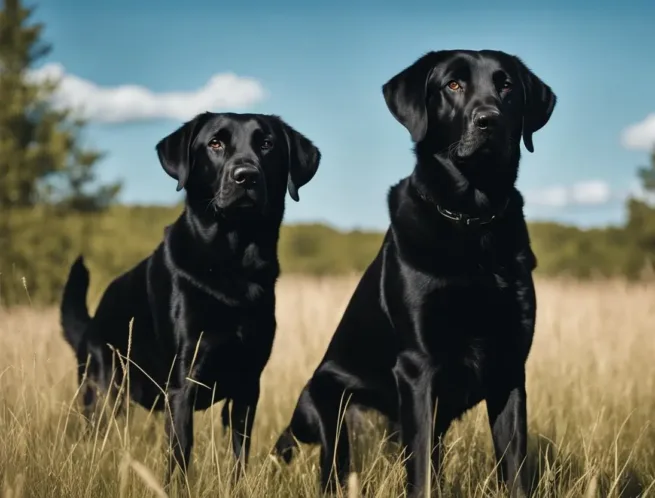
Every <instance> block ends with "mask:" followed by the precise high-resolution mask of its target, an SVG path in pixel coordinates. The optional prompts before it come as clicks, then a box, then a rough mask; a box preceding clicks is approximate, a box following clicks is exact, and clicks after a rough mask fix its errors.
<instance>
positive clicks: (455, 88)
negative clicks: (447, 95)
mask: <svg viewBox="0 0 655 498" xmlns="http://www.w3.org/2000/svg"><path fill="white" fill-rule="evenodd" d="M446 86H447V87H448V88H450V89H451V90H452V91H453V92H456V91H458V90H461V89H462V85H460V84H459V83H458V82H457V81H455V80H452V81H449V82H448V85H446Z"/></svg>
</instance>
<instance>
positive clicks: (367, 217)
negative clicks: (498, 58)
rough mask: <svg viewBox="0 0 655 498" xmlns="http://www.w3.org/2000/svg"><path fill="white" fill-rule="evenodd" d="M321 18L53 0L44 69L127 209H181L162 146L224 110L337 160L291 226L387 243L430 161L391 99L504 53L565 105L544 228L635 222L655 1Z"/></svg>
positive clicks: (538, 213)
mask: <svg viewBox="0 0 655 498" xmlns="http://www.w3.org/2000/svg"><path fill="white" fill-rule="evenodd" d="M93 4H95V5H93ZM321 4H322V5H319V2H316V3H315V4H314V3H313V2H307V1H304V2H295V1H293V2H292V1H287V2H284V1H280V2H254V1H243V0H241V1H239V2H216V1H209V0H199V1H193V2H191V1H190V2H188V3H186V4H185V2H179V1H171V0H159V1H158V2H156V3H154V2H152V3H150V2H140V3H139V2H135V1H134V0H129V1H127V0H114V1H113V2H102V3H100V2H89V1H88V0H86V1H81V0H56V1H52V0H48V1H43V2H37V3H36V6H37V11H36V15H35V19H37V20H40V21H43V22H45V23H46V27H47V29H46V32H45V37H46V39H47V41H49V42H51V43H52V44H53V45H54V50H53V52H52V54H51V55H50V56H49V58H48V60H46V61H44V64H46V68H49V70H51V71H54V69H53V68H55V69H56V70H57V71H59V74H61V75H62V76H63V79H62V82H65V83H66V85H64V84H62V89H63V90H62V93H61V95H60V96H59V98H60V100H62V101H66V102H78V103H79V102H82V103H85V105H86V106H87V107H86V108H85V109H87V111H86V112H87V115H88V116H89V120H90V125H89V127H88V130H87V132H86V135H85V138H86V140H87V141H88V143H89V144H91V145H93V146H95V147H98V148H101V149H103V150H105V151H107V153H108V156H107V158H106V159H104V160H103V162H102V163H101V165H100V166H99V173H100V177H101V179H107V180H113V179H121V180H123V181H124V190H123V193H122V200H123V201H125V202H130V203H173V202H176V201H177V200H179V198H180V197H179V194H177V193H176V192H175V181H174V180H172V179H171V178H169V177H168V176H167V175H166V174H165V173H164V172H163V170H162V169H161V168H160V166H159V163H158V162H157V158H156V155H155V152H154V146H155V144H156V142H157V141H158V140H159V139H160V138H162V137H163V136H165V135H166V134H168V133H169V132H171V131H173V130H174V129H175V128H176V127H177V126H179V124H181V122H182V121H183V118H184V113H185V112H187V113H188V112H192V111H193V110H194V109H195V108H196V107H197V106H201V107H202V106H204V105H205V102H207V103H208V105H207V107H208V108H207V109H202V110H210V111H221V110H236V111H248V112H263V113H275V114H279V115H281V116H282V117H283V118H284V119H285V120H286V121H288V122H289V123H290V124H291V125H292V126H294V127H295V128H297V129H298V130H300V131H301V132H303V133H304V134H306V135H307V136H308V137H309V138H311V139H312V140H313V141H314V142H315V143H316V144H317V145H318V146H319V148H320V149H321V151H322V153H323V161H322V164H321V167H320V169H319V172H318V173H317V175H316V177H315V179H314V180H313V181H312V182H311V183H310V184H308V185H307V186H305V187H304V188H303V189H302V190H301V192H300V197H301V200H300V202H299V203H294V202H293V201H291V200H288V201H287V215H286V221H287V222H299V221H323V222H328V223H330V224H332V225H334V226H337V227H340V228H355V227H359V228H376V229H379V228H383V227H385V226H386V225H387V222H388V217H387V211H386V204H385V202H386V192H387V190H388V188H389V186H390V185H391V184H393V183H395V182H396V181H397V180H398V179H400V178H401V177H403V176H406V175H407V174H409V172H410V171H411V169H412V167H413V159H412V155H411V143H410V139H409V134H408V133H407V132H406V130H405V129H404V128H403V127H402V126H401V125H400V124H398V123H397V122H396V121H395V120H394V119H393V117H392V116H391V115H390V114H389V112H388V110H387V109H386V106H385V104H384V100H383V98H382V94H381V86H382V84H383V83H384V82H385V81H386V80H387V79H389V78H390V77H391V76H393V75H394V74H395V73H397V72H399V71H400V70H402V69H403V68H405V67H406V66H407V65H409V64H410V63H412V62H413V61H414V60H415V59H417V58H418V57H419V56H420V55H422V54H423V53H425V52H427V51H429V50H438V49H447V48H469V49H482V48H493V49H499V50H504V51H507V52H509V53H513V54H516V55H519V56H520V57H521V58H522V59H523V60H524V61H525V62H526V63H527V64H528V65H529V66H530V67H531V68H532V69H533V71H534V72H535V73H536V74H537V75H539V76H540V77H541V78H542V79H544V80H545V81H546V82H547V83H548V84H550V85H551V86H552V88H553V89H554V90H555V92H556V93H557V95H558V98H559V101H558V106H557V108H556V109H555V112H554V114H553V117H552V119H551V121H550V122H549V123H548V125H547V126H546V127H545V128H543V129H542V130H541V131H539V132H538V133H537V134H536V135H535V137H534V143H535V153H534V154H530V153H528V152H527V151H525V150H524V153H523V161H522V165H521V173H520V177H519V183H518V186H519V188H520V189H521V190H522V192H523V193H524V194H525V196H526V197H527V200H528V203H527V209H526V212H527V214H528V216H529V217H530V218H531V219H552V220H558V221H563V222H568V223H575V224H578V225H580V226H591V225H603V224H607V223H620V222H621V221H622V220H623V217H624V200H625V198H626V195H628V193H629V192H631V191H633V190H634V188H635V183H636V176H635V173H636V169H637V167H638V166H639V165H643V164H646V163H647V161H648V146H649V145H650V144H655V92H654V91H653V88H655V64H653V63H652V51H653V50H654V49H655V34H654V32H653V24H652V23H653V19H655V2H646V1H632V2H630V3H628V2H621V5H616V6H614V5H612V4H610V3H604V2H602V1H599V2H595V3H593V4H592V3H589V4H588V5H593V10H591V9H590V8H585V7H583V6H584V5H587V3H586V2H584V3H583V2H581V1H578V2H571V1H568V2H561V1H553V2H550V3H548V4H546V3H540V6H539V7H538V8H536V7H534V8H533V7H529V6H528V5H527V4H528V2H494V7H493V8H491V7H490V5H491V3H490V2H482V1H478V0H471V1H468V2H451V3H446V2H434V1H429V2H427V1H426V2H418V1H415V2H411V1H407V2H393V3H389V4H388V5H385V4H384V3H383V2H380V1H378V2H372V1H363V0H360V1H354V0H351V1H332V2H327V3H324V4H323V3H321ZM535 4H536V3H535ZM649 4H650V5H649ZM545 5H548V7H545ZM55 63H56V64H57V65H55ZM225 73H231V74H233V75H236V79H235V80H234V81H232V82H231V83H230V82H228V83H225V79H224V78H225V77H224V75H225ZM215 75H223V76H217V77H216V78H217V79H215V80H213V81H214V83H215V85H216V86H215V87H213V86H210V87H208V89H207V90H206V91H205V92H204V93H202V92H201V91H200V90H201V89H202V88H203V87H204V86H205V85H207V84H208V82H209V81H210V80H211V79H212V77H213V76H215ZM221 82H222V83H221ZM221 84H223V86H221ZM125 85H133V86H136V87H138V88H136V87H131V88H130V87H125ZM230 85H231V86H230ZM240 85H241V86H240ZM213 88H216V91H214V90H213ZM226 89H227V90H226ZM64 90H65V91H64ZM66 91H67V92H68V93H66ZM170 92H176V93H174V94H172V95H171V93H170ZM221 92H222V94H221ZM208 93H212V95H208ZM214 93H216V95H213V94H214ZM140 95H141V96H143V97H139V96H140ZM194 96H195V97H194ZM194 98H195V101H194V100H193V99H194ZM67 99H68V100H67ZM76 99H77V100H76ZM135 99H136V100H135ZM203 99H204V100H203ZM212 99H213V100H212ZM194 102H195V103H194ZM146 104H147V105H146ZM94 106H95V107H94ZM88 109H91V111H88ZM94 109H95V110H94ZM649 116H650V117H649ZM188 117H190V116H188ZM107 121H110V122H107ZM631 127H632V128H631ZM626 130H627V131H626Z"/></svg>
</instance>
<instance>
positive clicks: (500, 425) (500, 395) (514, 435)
mask: <svg viewBox="0 0 655 498" xmlns="http://www.w3.org/2000/svg"><path fill="white" fill-rule="evenodd" d="M513 384H514V385H510V386H507V387H505V388H503V389H499V388H496V389H494V390H493V391H492V393H491V394H490V395H487V413H488V415H489V424H490V425H491V434H492V438H493V442H494V450H495V453H496V461H497V462H498V468H497V469H498V478H499V480H500V481H505V482H506V483H507V485H508V487H509V489H510V490H511V495H512V497H517V498H518V497H525V496H527V495H528V488H527V468H526V461H525V460H526V455H527V409H526V392H525V378H524V377H521V379H520V381H518V382H515V383H513Z"/></svg>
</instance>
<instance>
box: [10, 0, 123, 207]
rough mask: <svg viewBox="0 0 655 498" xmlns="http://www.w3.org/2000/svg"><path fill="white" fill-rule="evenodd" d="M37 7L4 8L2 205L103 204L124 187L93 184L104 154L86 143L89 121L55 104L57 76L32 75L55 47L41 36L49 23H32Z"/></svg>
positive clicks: (15, 4)
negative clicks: (83, 139)
mask: <svg viewBox="0 0 655 498" xmlns="http://www.w3.org/2000/svg"><path fill="white" fill-rule="evenodd" d="M33 10H34V9H32V8H27V7H24V6H23V5H22V3H21V0H4V5H3V9H2V10H0V102H2V105H0V210H2V211H3V212H4V211H5V210H6V209H10V208H20V207H31V206H34V205H36V204H38V203H52V204H60V205H61V206H64V207H66V208H72V209H75V210H90V209H97V208H103V207H105V206H106V205H107V204H109V203H110V202H111V201H112V200H113V199H114V198H115V196H116V194H117V193H118V190H119V185H117V184H116V185H107V186H100V187H96V189H95V190H90V189H89V187H90V185H91V184H92V182H93V180H94V179H95V178H94V167H95V166H96V165H97V162H98V160H99V159H101V158H102V156H103V154H102V153H100V152H97V151H94V150H88V149H85V148H84V147H83V146H82V144H81V143H80V142H81V141H80V136H81V131H82V130H83V126H84V122H82V121H80V120H74V119H72V117H71V112H70V111H69V110H58V109H54V108H53V107H52V106H51V105H50V104H49V98H50V97H51V96H52V94H53V92H54V91H55V90H56V88H57V81H35V80H34V78H29V71H30V70H31V69H33V67H34V65H35V64H36V63H38V62H39V61H40V60H41V59H42V58H43V57H45V56H46V55H48V53H49V52H50V50H51V46H50V45H49V44H46V43H44V42H43V41H42V40H41V36H42V32H43V28H44V26H43V24H41V23H29V21H30V17H31V16H32V14H33Z"/></svg>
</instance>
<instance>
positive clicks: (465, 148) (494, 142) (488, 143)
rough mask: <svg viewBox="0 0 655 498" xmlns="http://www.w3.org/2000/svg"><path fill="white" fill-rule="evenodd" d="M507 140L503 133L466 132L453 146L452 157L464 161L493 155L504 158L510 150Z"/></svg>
mask: <svg viewBox="0 0 655 498" xmlns="http://www.w3.org/2000/svg"><path fill="white" fill-rule="evenodd" d="M509 145H510V144H509V140H508V138H507V136H506V135H505V134H504V133H493V134H488V133H467V134H466V135H465V136H464V137H463V138H462V139H461V140H460V141H459V143H458V144H457V146H456V147H454V154H453V155H454V159H456V160H459V161H466V160H470V159H484V158H487V157H495V158H498V159H501V160H503V159H506V158H507V155H508V154H509V151H510V146H509Z"/></svg>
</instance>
